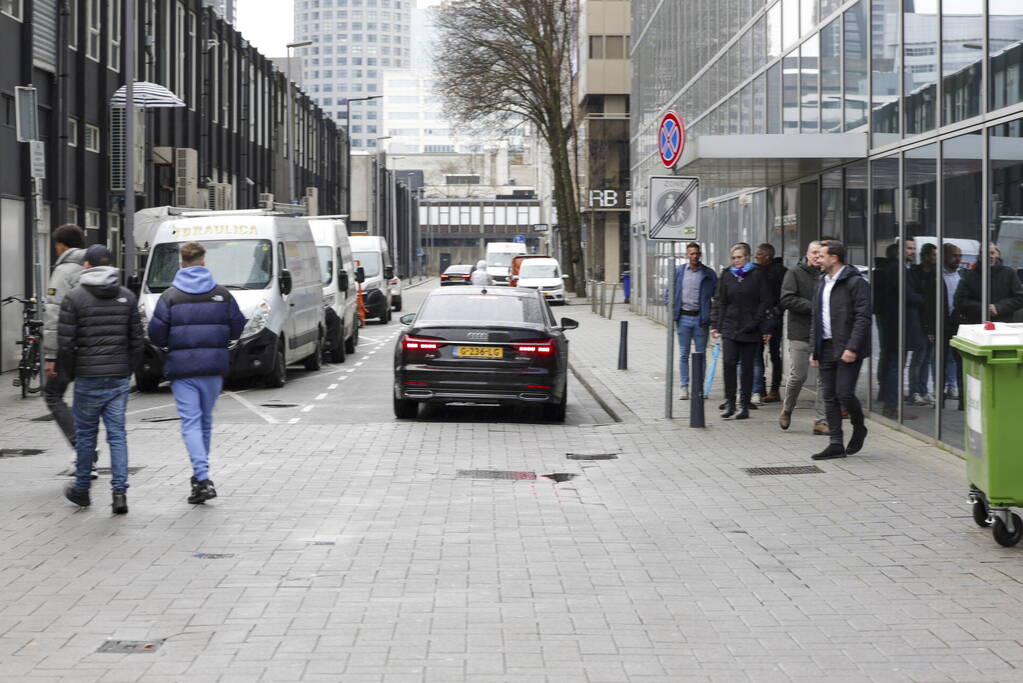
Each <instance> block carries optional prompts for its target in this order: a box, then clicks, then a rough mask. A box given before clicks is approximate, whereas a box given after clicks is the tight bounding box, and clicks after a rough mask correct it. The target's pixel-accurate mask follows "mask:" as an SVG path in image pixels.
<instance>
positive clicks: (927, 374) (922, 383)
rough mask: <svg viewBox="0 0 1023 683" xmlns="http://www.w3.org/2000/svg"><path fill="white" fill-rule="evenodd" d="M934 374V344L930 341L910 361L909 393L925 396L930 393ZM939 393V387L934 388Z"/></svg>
mask: <svg viewBox="0 0 1023 683" xmlns="http://www.w3.org/2000/svg"><path fill="white" fill-rule="evenodd" d="M933 373H934V342H932V341H928V342H927V343H926V346H924V348H923V349H922V350H920V351H914V352H913V357H912V358H910V360H909V385H910V386H909V393H911V394H920V395H921V396H923V395H924V394H927V393H928V389H927V388H928V386H929V385H930V379H931V375H932V374H933ZM934 390H935V393H937V390H938V387H934Z"/></svg>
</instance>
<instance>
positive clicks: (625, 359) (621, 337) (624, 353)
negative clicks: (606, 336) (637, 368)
mask: <svg viewBox="0 0 1023 683" xmlns="http://www.w3.org/2000/svg"><path fill="white" fill-rule="evenodd" d="M618 369H619V370H628V369H629V321H628V320H623V321H622V322H621V325H619V332H618Z"/></svg>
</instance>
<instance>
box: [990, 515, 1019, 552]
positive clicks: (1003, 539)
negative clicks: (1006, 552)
mask: <svg viewBox="0 0 1023 683" xmlns="http://www.w3.org/2000/svg"><path fill="white" fill-rule="evenodd" d="M1012 526H1013V527H1014V528H1015V531H1013V532H1012V533H1009V530H1008V529H1006V528H1005V522H1003V521H1002V520H1001V518H999V517H995V523H994V525H993V526H992V527H991V535H992V536H994V537H995V542H997V543H998V545H1001V546H1005V547H1006V548H1011V547H1012V546H1014V545H1016V544H1017V543H1019V542H1020V539H1023V519H1020V518H1019V515H1017V514H1016V513H1015V512H1014V513H1012Z"/></svg>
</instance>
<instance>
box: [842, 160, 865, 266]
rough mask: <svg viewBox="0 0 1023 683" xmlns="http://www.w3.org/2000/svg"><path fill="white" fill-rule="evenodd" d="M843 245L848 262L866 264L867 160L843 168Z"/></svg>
mask: <svg viewBox="0 0 1023 683" xmlns="http://www.w3.org/2000/svg"><path fill="white" fill-rule="evenodd" d="M844 209H845V235H844V239H845V246H846V249H847V253H848V256H849V263H855V264H856V265H861V266H865V265H867V263H868V262H867V162H865V161H861V162H859V163H856V164H852V165H850V166H846V168H845V205H844Z"/></svg>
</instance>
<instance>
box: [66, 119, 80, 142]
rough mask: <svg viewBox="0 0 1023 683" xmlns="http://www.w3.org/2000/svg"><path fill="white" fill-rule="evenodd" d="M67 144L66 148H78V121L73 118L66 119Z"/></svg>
mask: <svg viewBox="0 0 1023 683" xmlns="http://www.w3.org/2000/svg"><path fill="white" fill-rule="evenodd" d="M67 144H68V147H77V146H78V119H76V118H75V117H74V116H69V117H67Z"/></svg>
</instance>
